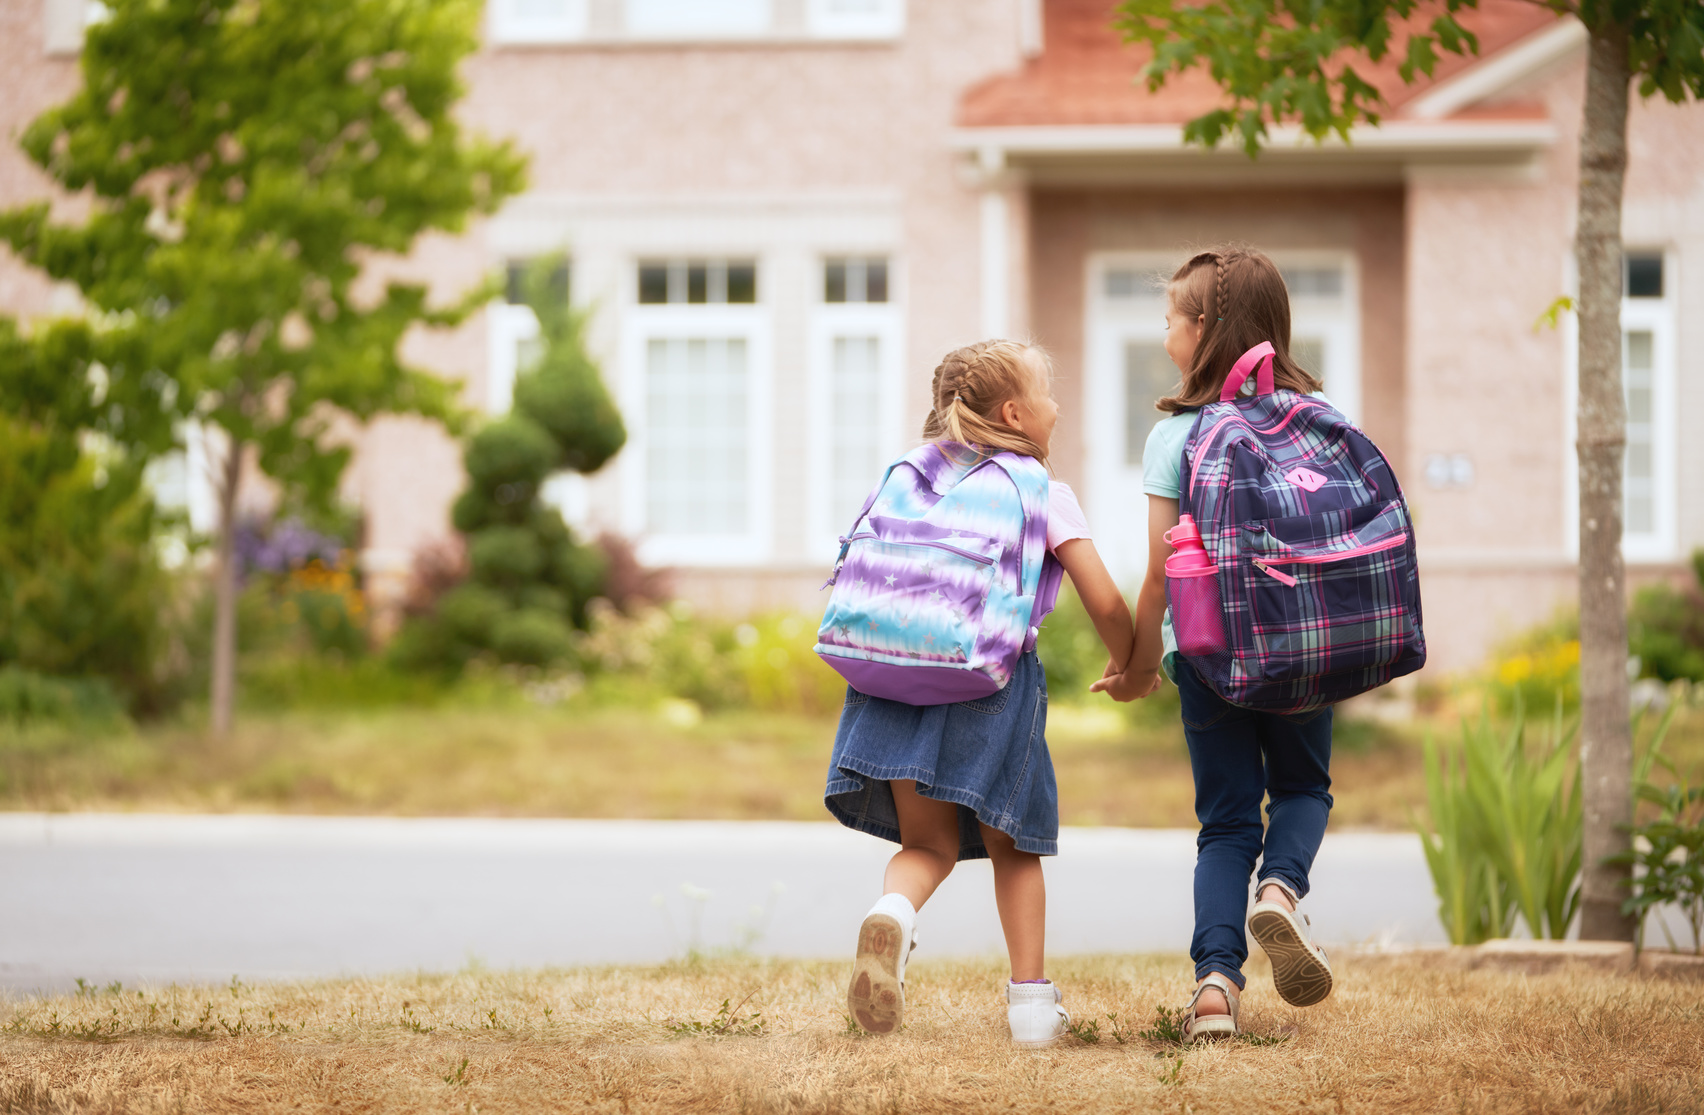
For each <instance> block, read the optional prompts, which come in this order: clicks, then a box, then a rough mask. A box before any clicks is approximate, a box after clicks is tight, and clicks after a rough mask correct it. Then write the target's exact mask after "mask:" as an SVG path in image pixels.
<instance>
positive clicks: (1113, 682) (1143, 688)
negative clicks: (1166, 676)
mask: <svg viewBox="0 0 1704 1115" xmlns="http://www.w3.org/2000/svg"><path fill="white" fill-rule="evenodd" d="M1159 688H1160V672H1159V671H1158V670H1132V671H1127V672H1125V673H1121V674H1112V675H1109V676H1106V677H1103V678H1101V679H1100V680H1099V681H1097V682H1095V683H1094V684H1093V685H1091V686H1089V691H1090V692H1091V693H1105V694H1106V695H1107V696H1109V697H1111V698H1112V699H1113V700H1115V701H1134V700H1137V699H1139V698H1142V697H1148V696H1152V695H1153V693H1154V692H1155V691H1156V690H1158V689H1159Z"/></svg>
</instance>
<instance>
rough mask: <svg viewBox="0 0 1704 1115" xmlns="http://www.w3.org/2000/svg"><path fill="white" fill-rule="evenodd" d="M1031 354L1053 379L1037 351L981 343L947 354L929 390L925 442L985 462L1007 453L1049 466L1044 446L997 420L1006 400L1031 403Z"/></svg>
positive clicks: (1047, 363) (1014, 345)
mask: <svg viewBox="0 0 1704 1115" xmlns="http://www.w3.org/2000/svg"><path fill="white" fill-rule="evenodd" d="M1030 353H1034V354H1036V356H1038V357H1039V358H1040V361H1041V366H1042V368H1043V369H1045V374H1046V376H1047V377H1048V378H1049V379H1051V378H1052V375H1053V363H1052V361H1051V360H1049V359H1048V356H1047V353H1046V351H1045V350H1043V349H1042V348H1040V347H1039V346H1037V345H1026V344H1020V343H1019V342H1017V341H978V342H977V343H976V344H973V345H966V346H964V347H963V348H956V349H954V350H953V351H951V352H949V353H947V355H946V356H945V357H944V358H943V359H942V360H941V363H940V364H939V365H938V366H937V367H936V368H935V378H934V380H933V381H932V382H931V383H930V385H929V398H930V402H931V403H932V404H933V405H932V406H931V408H930V410H929V416H928V417H927V418H925V419H924V420H923V437H924V439H925V440H927V441H936V442H942V443H952V444H957V445H962V446H965V447H966V448H968V449H970V450H972V451H974V452H975V453H977V454H979V455H982V456H988V455H992V454H994V453H998V452H1001V451H1002V450H1009V451H1011V452H1013V453H1021V454H1023V455H1024V456H1026V457H1034V458H1035V459H1036V460H1038V461H1040V462H1042V463H1043V464H1046V463H1047V454H1046V453H1044V452H1042V450H1041V447H1040V446H1038V445H1036V443H1035V442H1033V441H1031V440H1030V439H1029V438H1028V437H1026V436H1025V435H1024V433H1023V431H1021V430H1015V429H1013V428H1012V427H1010V426H1008V425H1006V424H1005V423H1004V422H1002V421H1000V419H999V418H998V414H999V412H1000V408H1001V407H1002V406H1004V405H1005V404H1006V402H1007V401H1008V400H1011V399H1025V398H1028V397H1029V395H1030V393H1031V392H1032V391H1034V390H1035V387H1036V384H1035V373H1034V371H1033V369H1032V366H1031V365H1030V363H1029V361H1028V360H1026V359H1025V357H1026V356H1028V354H1030Z"/></svg>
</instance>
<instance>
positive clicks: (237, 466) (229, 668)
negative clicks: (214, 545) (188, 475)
mask: <svg viewBox="0 0 1704 1115" xmlns="http://www.w3.org/2000/svg"><path fill="white" fill-rule="evenodd" d="M220 471H221V472H222V473H223V475H222V476H221V477H220V480H219V568H218V571H217V574H216V575H217V578H218V579H217V581H216V582H215V586H214V595H213V691H212V693H211V694H210V695H209V701H210V703H211V705H212V708H211V712H212V719H213V738H214V739H224V738H226V737H227V736H229V735H230V734H231V719H232V716H233V714H234V712H235V706H236V698H237V484H238V482H239V481H240V480H241V479H242V473H243V445H242V443H241V442H239V441H237V440H235V439H234V438H231V439H227V444H226V448H225V465H224V468H223V469H221V470H220Z"/></svg>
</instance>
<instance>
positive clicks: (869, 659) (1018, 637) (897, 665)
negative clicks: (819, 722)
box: [816, 443, 1064, 705]
mask: <svg viewBox="0 0 1704 1115" xmlns="http://www.w3.org/2000/svg"><path fill="white" fill-rule="evenodd" d="M949 453H951V454H953V455H951V456H949ZM1047 484H1048V481H1047V469H1046V468H1045V467H1043V466H1042V464H1041V462H1039V461H1037V460H1035V459H1034V458H1032V457H1024V456H1020V455H1018V454H1016V453H997V454H995V455H994V456H992V457H981V456H978V455H976V454H974V453H973V452H972V451H970V450H968V449H965V448H964V447H963V446H958V445H947V446H942V445H938V444H935V443H931V444H928V445H924V446H921V447H919V448H917V449H914V450H912V451H911V452H910V453H907V454H906V455H905V456H904V457H901V458H900V459H899V460H897V461H895V462H894V463H893V464H891V465H889V466H888V470H887V472H886V473H885V474H884V475H883V477H882V482H881V483H880V484H879V485H877V487H876V490H875V491H874V492H872V493H870V498H869V499H867V500H865V501H864V509H863V510H862V511H860V512H859V513H858V518H857V519H856V520H854V521H853V524H852V529H851V531H849V532H848V534H847V536H846V537H845V538H842V539H841V540H840V557H839V559H838V560H837V561H836V562H835V566H834V574H833V575H832V576H831V577H830V578H829V580H828V584H829V585H833V586H834V592H833V594H831V595H830V596H829V600H828V608H827V610H826V611H825V612H824V613H823V617H822V628H821V630H819V631H818V632H817V645H816V652H817V653H818V654H820V655H821V656H822V658H823V661H825V662H827V663H828V664H829V665H830V666H833V667H834V668H835V669H836V670H838V671H839V672H840V674H841V675H842V676H843V677H845V678H846V680H847V682H848V683H849V684H850V685H851V686H852V688H854V689H856V690H858V692H860V693H867V694H869V695H870V696H872V697H886V698H887V699H889V700H892V701H902V702H904V703H905V704H908V705H944V704H951V703H953V702H956V701H970V700H975V699H976V698H978V697H986V696H988V695H989V694H990V693H996V692H999V691H1000V690H1001V689H1003V688H1005V685H1006V682H1007V681H1008V680H1009V679H1010V678H1011V676H1012V669H1013V667H1014V666H1015V665H1016V664H1017V660H1018V656H1019V655H1020V654H1023V653H1024V652H1025V651H1028V650H1031V649H1033V648H1034V646H1035V639H1036V635H1037V633H1038V630H1039V628H1040V625H1041V621H1042V619H1043V618H1045V617H1046V615H1047V613H1049V612H1051V611H1052V610H1053V603H1054V600H1055V599H1056V598H1057V596H1058V594H1059V582H1060V578H1061V576H1062V575H1063V572H1064V571H1063V569H1062V568H1061V567H1060V566H1059V564H1058V562H1056V561H1054V560H1053V558H1052V556H1051V555H1050V554H1048V552H1047ZM823 587H825V588H826V587H828V586H827V585H825V586H823Z"/></svg>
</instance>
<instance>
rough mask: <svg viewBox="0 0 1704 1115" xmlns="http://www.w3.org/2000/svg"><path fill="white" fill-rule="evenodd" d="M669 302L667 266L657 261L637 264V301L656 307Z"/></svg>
mask: <svg viewBox="0 0 1704 1115" xmlns="http://www.w3.org/2000/svg"><path fill="white" fill-rule="evenodd" d="M668 300H669V265H668V264H666V263H663V262H661V261H658V260H646V261H642V262H641V263H640V264H639V301H640V302H641V303H642V304H644V305H656V304H660V303H664V302H667V301H668Z"/></svg>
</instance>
